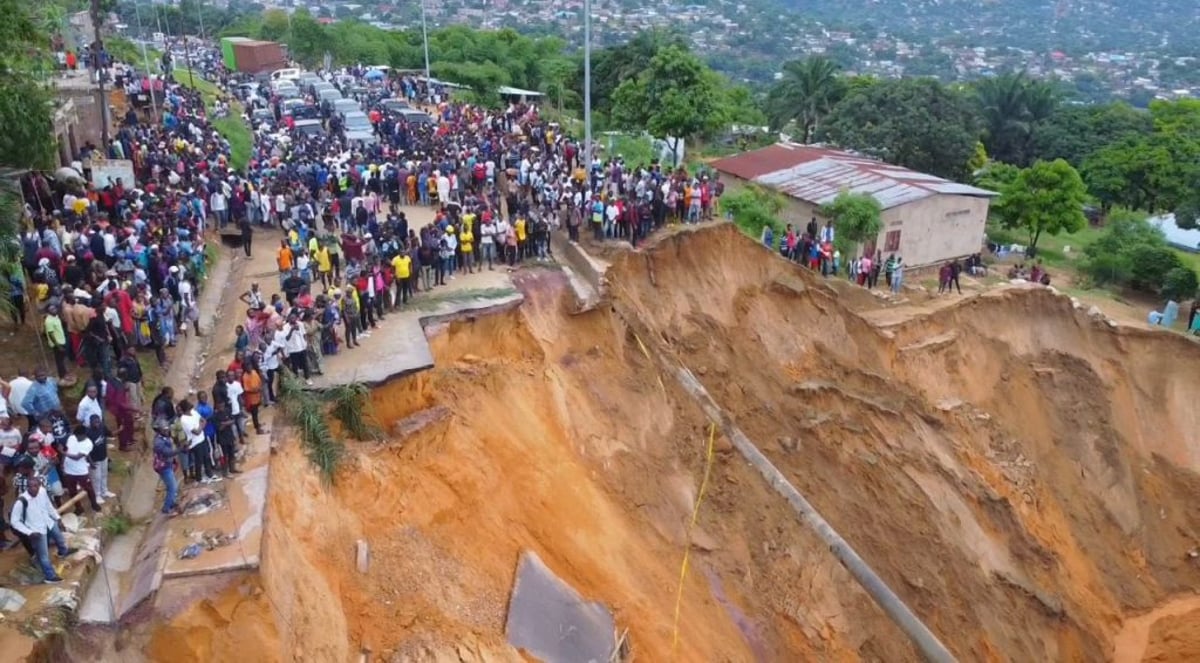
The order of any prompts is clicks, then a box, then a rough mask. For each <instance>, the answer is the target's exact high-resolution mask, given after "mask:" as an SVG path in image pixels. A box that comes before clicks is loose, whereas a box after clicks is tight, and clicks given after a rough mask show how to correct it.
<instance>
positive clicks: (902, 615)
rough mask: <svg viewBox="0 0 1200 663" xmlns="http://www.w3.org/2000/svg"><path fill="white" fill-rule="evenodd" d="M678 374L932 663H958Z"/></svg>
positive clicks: (695, 384)
mask: <svg viewBox="0 0 1200 663" xmlns="http://www.w3.org/2000/svg"><path fill="white" fill-rule="evenodd" d="M674 372H675V377H676V379H677V380H678V381H679V384H680V385H682V386H683V388H684V389H685V390H687V392H688V393H689V394H691V395H692V396H693V397H694V398H695V399H696V401H697V403H699V405H700V407H701V408H702V409H703V410H704V413H705V414H707V415H708V416H709V418H711V419H712V420H713V421H718V422H720V424H721V430H722V432H723V433H724V434H725V436H726V437H728V438H729V440H730V441H731V442H732V443H733V445H734V447H736V448H737V450H738V452H739V453H741V454H742V456H743V457H744V458H745V459H746V460H747V461H749V462H750V464H751V465H753V466H754V467H755V469H757V470H758V472H759V474H762V475H763V478H765V479H766V480H767V483H769V484H770V485H771V487H772V488H774V489H775V492H777V493H779V494H780V495H782V496H783V497H784V499H786V500H787V501H788V503H789V504H791V505H792V508H793V509H795V511H796V513H797V514H799V516H800V520H801V521H802V522H803V523H804V524H805V525H807V526H808V528H809V529H811V530H812V531H813V532H815V533H816V534H817V536H819V537H820V538H821V540H822V541H823V542H825V545H827V546H829V551H830V552H832V553H833V555H834V557H836V558H837V560H838V561H839V562H841V564H842V566H844V567H846V570H848V571H849V572H850V574H851V575H853V576H854V579H855V580H857V581H858V584H859V585H861V586H862V588H863V589H865V590H866V591H867V593H868V594H870V595H871V598H872V599H874V600H875V603H877V604H878V605H879V607H880V608H882V609H883V611H884V612H885V613H887V615H888V617H890V618H891V619H892V621H893V622H895V623H896V626H898V627H900V630H901V631H903V632H904V634H905V635H907V636H908V638H909V640H911V641H912V643H913V645H914V646H915V647H916V648H917V650H918V651H920V652H921V655H922V656H923V657H924V658H925V660H927V661H930V663H954V661H955V658H954V655H953V654H951V653H950V650H948V649H946V646H945V645H944V644H942V642H941V640H939V639H938V637H937V636H936V635H934V633H933V631H930V630H929V627H927V626H925V624H924V623H923V622H922V621H921V620H920V619H919V618H918V617H917V616H916V615H915V614H913V612H912V610H910V609H909V607H908V606H907V605H905V604H904V601H902V600H901V599H900V597H899V596H897V595H896V593H895V592H894V591H892V588H890V587H888V585H887V583H886V582H884V580H883V578H880V577H879V574H877V573H875V570H874V569H872V568H871V567H870V566H869V565H868V564H867V562H866V561H865V560H863V558H862V557H860V556H859V554H858V553H857V552H855V550H854V548H852V547H851V546H850V544H849V543H847V542H846V540H845V539H843V538H842V537H841V535H840V534H838V533H837V531H836V530H834V529H833V527H832V526H830V524H829V522H828V521H827V520H825V518H824V517H822V516H821V514H820V513H819V512H818V511H817V510H816V508H815V507H813V505H812V504H811V503H809V501H808V500H806V499H805V498H804V496H803V495H801V494H800V491H798V490H796V487H795V486H793V485H792V484H791V482H789V481H788V480H787V477H785V476H784V475H783V473H782V472H780V471H779V469H778V468H776V467H775V466H774V465H773V464H772V463H771V461H770V460H768V459H767V457H766V456H765V455H763V453H762V452H761V451H759V450H758V447H756V446H755V445H754V443H753V442H751V441H750V438H748V437H746V435H745V433H743V432H742V431H741V429H739V428H738V427H737V426H736V425H735V424H734V423H733V422H732V421H730V419H729V417H728V416H726V415H725V412H724V411H723V410H722V409H721V407H720V406H719V405H717V403H716V401H714V400H713V398H712V396H710V395H709V393H708V390H707V389H705V388H704V385H702V384H700V380H698V379H697V378H696V376H695V375H694V374H693V373H692V372H691V370H689V369H687V368H684V367H682V366H678V367H675V368H674Z"/></svg>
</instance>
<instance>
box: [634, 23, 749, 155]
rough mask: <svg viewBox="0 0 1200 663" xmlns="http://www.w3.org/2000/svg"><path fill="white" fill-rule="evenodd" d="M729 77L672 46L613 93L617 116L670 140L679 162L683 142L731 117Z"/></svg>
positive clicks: (656, 56)
mask: <svg viewBox="0 0 1200 663" xmlns="http://www.w3.org/2000/svg"><path fill="white" fill-rule="evenodd" d="M722 85H723V80H722V79H721V77H720V75H719V74H717V73H716V72H714V71H713V70H712V69H709V68H708V67H707V66H706V65H705V64H704V63H703V62H701V61H700V59H699V58H697V57H696V56H695V55H693V54H691V53H690V52H688V51H686V50H684V49H682V48H680V47H678V46H668V47H666V48H664V49H662V50H661V51H659V53H658V54H657V55H655V56H654V58H653V59H651V61H650V66H649V67H648V68H647V69H646V70H645V71H643V72H642V74H641V75H640V76H638V77H637V78H632V79H627V80H625V81H623V82H622V83H621V84H620V85H619V86H618V87H617V90H616V92H615V93H614V94H613V120H614V122H617V123H618V124H620V125H621V126H623V127H628V128H645V129H646V130H647V131H649V132H650V133H651V134H653V135H655V136H658V137H660V138H664V139H668V140H669V141H670V145H671V151H672V152H673V153H674V154H675V156H676V161H678V154H679V141H681V140H686V139H689V138H694V137H698V136H702V135H706V134H711V133H712V132H715V131H716V130H718V129H720V128H722V127H723V126H725V125H726V124H727V123H728V121H729V116H728V111H729V108H728V105H727V103H726V100H725V99H724V98H723V93H724V90H723V89H722Z"/></svg>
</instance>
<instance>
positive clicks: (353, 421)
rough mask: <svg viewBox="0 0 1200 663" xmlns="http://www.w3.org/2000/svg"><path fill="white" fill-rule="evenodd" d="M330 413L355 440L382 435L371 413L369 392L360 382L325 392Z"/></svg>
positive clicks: (365, 440) (372, 438)
mask: <svg viewBox="0 0 1200 663" xmlns="http://www.w3.org/2000/svg"><path fill="white" fill-rule="evenodd" d="M325 400H326V401H327V402H329V403H330V404H331V406H332V408H331V413H332V414H333V416H334V418H336V419H337V420H338V421H339V422H341V424H342V427H343V428H345V430H346V432H347V433H349V434H350V436H351V437H353V438H354V439H356V440H359V441H360V442H367V441H372V440H379V439H380V438H382V437H383V431H382V430H380V428H379V426H378V424H377V423H376V422H375V419H374V417H373V416H372V414H371V393H370V391H369V390H368V389H367V387H366V385H364V384H362V383H361V382H351V383H349V384H344V385H339V386H337V387H334V388H332V389H330V390H329V391H327V392H325Z"/></svg>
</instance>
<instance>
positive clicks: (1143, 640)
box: [1112, 596, 1200, 663]
mask: <svg viewBox="0 0 1200 663" xmlns="http://www.w3.org/2000/svg"><path fill="white" fill-rule="evenodd" d="M1196 610H1200V596H1181V597H1179V598H1177V599H1173V600H1171V601H1168V602H1166V603H1164V604H1162V605H1160V606H1158V607H1157V608H1155V609H1153V610H1151V611H1150V612H1147V613H1145V614H1142V615H1138V616H1136V617H1131V618H1129V619H1126V620H1125V621H1124V622H1123V623H1122V624H1121V630H1120V631H1119V632H1118V633H1117V635H1116V637H1114V638H1113V646H1112V651H1113V655H1112V660H1113V663H1141V660H1142V657H1143V656H1144V655H1145V653H1146V647H1147V646H1149V644H1150V629H1151V628H1153V627H1154V624H1155V623H1156V622H1157V621H1158V620H1160V619H1164V618H1166V617H1177V616H1179V615H1186V614H1187V613H1189V612H1193V611H1196Z"/></svg>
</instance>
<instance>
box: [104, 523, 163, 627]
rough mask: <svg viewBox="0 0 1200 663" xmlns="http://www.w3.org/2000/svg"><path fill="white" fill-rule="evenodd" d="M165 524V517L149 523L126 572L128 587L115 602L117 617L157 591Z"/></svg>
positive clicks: (160, 576)
mask: <svg viewBox="0 0 1200 663" xmlns="http://www.w3.org/2000/svg"><path fill="white" fill-rule="evenodd" d="M167 524H168V521H167V519H166V518H165V517H160V518H156V519H155V520H154V521H153V522H151V523H150V526H149V529H148V531H147V533H146V536H145V538H144V539H143V540H142V545H141V547H140V549H139V550H138V554H137V557H136V559H135V560H134V562H133V568H131V569H130V571H129V573H128V574H126V577H127V581H128V588H129V589H128V591H127V592H125V593H124V594H123V595H122V596H121V601H120V602H119V603H118V604H117V612H118V619H119V618H120V617H124V616H125V615H126V614H127V613H128V612H129V611H130V610H133V609H134V608H136V607H137V606H138V605H139V604H140V603H141V602H142V601H144V600H146V598H148V597H149V596H150V595H151V594H153V593H154V592H156V591H158V588H159V585H160V584H161V583H162V571H163V567H165V566H166V562H167V559H166V548H165V547H164V545H165V544H166V541H167V530H168V527H167Z"/></svg>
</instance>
